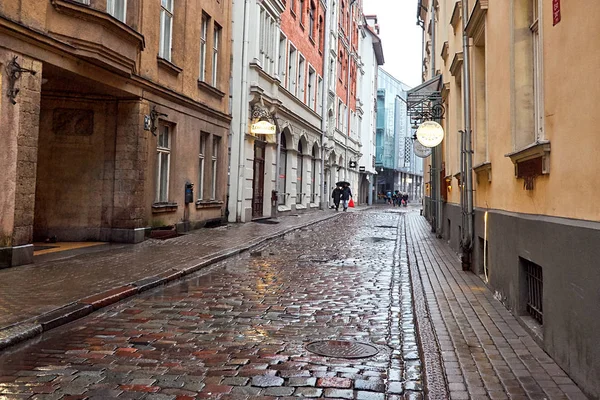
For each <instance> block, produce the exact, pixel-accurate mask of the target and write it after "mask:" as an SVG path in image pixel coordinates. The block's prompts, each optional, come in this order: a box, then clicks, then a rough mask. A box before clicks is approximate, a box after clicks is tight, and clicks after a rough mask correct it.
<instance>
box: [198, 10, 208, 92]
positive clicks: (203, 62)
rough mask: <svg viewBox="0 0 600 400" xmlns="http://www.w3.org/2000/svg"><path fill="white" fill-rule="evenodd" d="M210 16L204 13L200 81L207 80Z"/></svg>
mask: <svg viewBox="0 0 600 400" xmlns="http://www.w3.org/2000/svg"><path fill="white" fill-rule="evenodd" d="M208 19H209V17H208V15H206V14H204V13H202V23H201V25H200V74H199V76H198V80H199V81H202V82H204V81H205V80H206V37H207V34H208Z"/></svg>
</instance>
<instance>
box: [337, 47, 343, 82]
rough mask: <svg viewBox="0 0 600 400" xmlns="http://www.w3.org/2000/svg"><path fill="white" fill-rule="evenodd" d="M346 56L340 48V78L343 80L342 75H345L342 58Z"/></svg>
mask: <svg viewBox="0 0 600 400" xmlns="http://www.w3.org/2000/svg"><path fill="white" fill-rule="evenodd" d="M343 58H344V52H343V51H341V50H340V57H339V58H338V74H337V75H338V79H339V80H340V82H342V76H343V75H344V71H343V66H342V59H343Z"/></svg>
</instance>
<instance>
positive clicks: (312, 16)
mask: <svg viewBox="0 0 600 400" xmlns="http://www.w3.org/2000/svg"><path fill="white" fill-rule="evenodd" d="M308 17H309V20H308V36H309V37H310V38H311V39H313V38H314V35H315V3H313V2H312V1H311V2H310V10H309V14H308Z"/></svg>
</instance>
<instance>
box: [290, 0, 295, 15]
mask: <svg viewBox="0 0 600 400" xmlns="http://www.w3.org/2000/svg"><path fill="white" fill-rule="evenodd" d="M290 11H291V12H292V15H296V0H292V1H290Z"/></svg>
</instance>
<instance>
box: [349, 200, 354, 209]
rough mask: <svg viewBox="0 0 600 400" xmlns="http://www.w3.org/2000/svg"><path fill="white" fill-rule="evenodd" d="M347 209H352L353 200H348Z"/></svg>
mask: <svg viewBox="0 0 600 400" xmlns="http://www.w3.org/2000/svg"><path fill="white" fill-rule="evenodd" d="M348 207H354V200H353V199H350V201H349V202H348Z"/></svg>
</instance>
